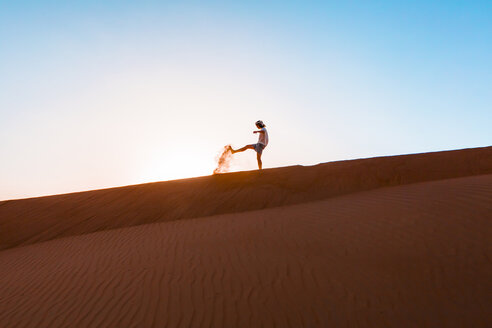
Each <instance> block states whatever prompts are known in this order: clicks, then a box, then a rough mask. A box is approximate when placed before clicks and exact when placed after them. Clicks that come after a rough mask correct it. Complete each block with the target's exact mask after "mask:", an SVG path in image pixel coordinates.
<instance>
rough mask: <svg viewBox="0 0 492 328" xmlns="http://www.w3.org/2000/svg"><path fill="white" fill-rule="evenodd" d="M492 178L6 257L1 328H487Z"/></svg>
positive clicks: (131, 231)
mask: <svg viewBox="0 0 492 328" xmlns="http://www.w3.org/2000/svg"><path fill="white" fill-rule="evenodd" d="M491 200H492V175H483V176H475V177H467V178H458V179H450V180H443V181H435V182H427V183H419V184H413V185H408V186H398V187H391V188H382V189H377V190H373V191H367V192H362V193H356V194H351V195H346V196H341V197H336V198H332V199H328V200H324V201H317V202H311V203H304V204H299V205H291V206H284V207H278V208H271V209H264V210H258V211H251V212H244V213H237V214H224V215H218V216H212V217H205V218H197V219H189V220H180V221H173V222H162V223H155V224H147V225H141V226H136V227H130V228H123V229H116V230H109V231H102V232H97V233H92V234H86V235H83V236H75V237H69V238H62V239H58V240H53V241H49V242H44V243H39V244H35V245H30V246H27V247H18V248H13V249H10V250H5V251H3V252H0V263H1V266H0V277H1V278H0V279H1V284H0V295H2V298H1V299H0V308H1V309H2V310H1V311H0V326H1V327H18V326H22V327H74V326H77V327H262V326H264V327H487V326H490V323H491V320H490V312H489V311H490V306H491V305H492V299H491V295H490V293H489V292H490V289H491V287H492V284H491V282H490V277H491V276H492V264H491V262H490V240H489V238H490V232H491V230H490V228H491V223H490V219H491V213H492V203H491Z"/></svg>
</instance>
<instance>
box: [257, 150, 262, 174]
mask: <svg viewBox="0 0 492 328" xmlns="http://www.w3.org/2000/svg"><path fill="white" fill-rule="evenodd" d="M256 160H257V161H258V168H259V169H260V170H261V167H262V163H261V153H256Z"/></svg>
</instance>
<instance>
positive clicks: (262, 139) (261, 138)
mask: <svg viewBox="0 0 492 328" xmlns="http://www.w3.org/2000/svg"><path fill="white" fill-rule="evenodd" d="M261 131H263V133H259V135H260V136H259V137H258V143H261V144H264V145H265V147H266V146H267V145H268V131H267V129H266V128H261Z"/></svg>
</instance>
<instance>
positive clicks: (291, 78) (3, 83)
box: [0, 0, 492, 199]
mask: <svg viewBox="0 0 492 328" xmlns="http://www.w3.org/2000/svg"><path fill="white" fill-rule="evenodd" d="M60 3H61V1H50V0H43V1H34V0H33V1H23V0H15V1H14V0H13V1H9V0H0V199H12V198H20V197H30V196H39V195H47V194H55V193H64V192H71V191H81V190H89V189H97V188H104V187H111V186H120V185H127V184H135V183H143V182H150V181H159V180H168V179H175V178H186V177H192V176H201V175H208V174H211V173H212V171H213V169H214V167H215V163H214V158H215V156H216V155H217V152H218V151H219V150H220V148H221V147H222V146H223V145H225V144H228V143H231V144H232V145H233V146H234V147H239V146H243V145H244V144H249V143H254V142H256V140H257V135H253V133H252V131H253V130H254V129H255V127H254V122H255V121H256V120H258V119H262V120H263V121H264V122H265V123H266V125H267V128H268V131H269V135H270V143H269V145H268V147H267V149H266V150H265V151H264V154H263V163H264V167H265V168H268V167H277V166H285V165H297V164H299V165H311V164H316V163H320V162H328V161H335V160H343V159H352V158H362V157H373V156H381V155H396V154H406V153H417V152H427V151H437V150H447V149H458V148H468V147H479V146H488V145H490V144H492V142H491V140H492V132H491V131H492V129H491V125H492V92H491V90H492V1H452V0H446V1H365V0H364V1H326V0H325V1H285V0H283V1H223V2H222V1H145V0H144V1H123V0H118V1H116V0H114V1H103V0H97V1H93V0H83V1H65V2H64V4H60ZM255 166H256V160H255V153H254V152H253V151H248V152H245V153H242V154H240V155H237V161H236V163H235V167H234V168H235V170H245V169H254V168H255Z"/></svg>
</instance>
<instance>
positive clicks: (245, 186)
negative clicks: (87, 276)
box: [0, 147, 492, 250]
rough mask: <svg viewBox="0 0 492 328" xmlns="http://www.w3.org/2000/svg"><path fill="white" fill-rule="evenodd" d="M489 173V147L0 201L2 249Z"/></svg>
mask: <svg viewBox="0 0 492 328" xmlns="http://www.w3.org/2000/svg"><path fill="white" fill-rule="evenodd" d="M488 173H492V147H485V148H475V149H465V150H457V151H445V152H435V153H426V154H415V155H405V156H391V157H379V158H369V159H361V160H352V161H341V162H332V163H326V164H320V165H316V166H310V167H302V166H294V167H284V168H277V169H269V170H263V171H261V172H260V171H250V172H239V173H230V174H221V175H213V176H207V177H201V178H194V179H186V180H176V181H167V182H159V183H149V184H142V185H135V186H128V187H121V188H112V189H105V190H96V191H91V192H83V193H73V194H65V195H57V196H51V197H40V198H31V199H24V200H11V201H4V202H0V250H1V249H6V248H11V247H15V246H19V245H28V244H32V243H36V242H40V241H46V240H51V239H55V238H59V237H66V236H72V235H80V234H85V233H89V232H95V231H100V230H105V229H115V228H121V227H129V226H134V225H139V224H145V223H153V222H163V221H171V220H177V219H183V218H193V217H202V216H210V215H216V214H223V213H237V212H243V211H250V210H257V209H264V208H270V207H275V206H285V205H291V204H298V203H302V202H307V201H315V200H322V199H326V198H329V197H334V196H338V195H343V194H348V193H352V192H357V191H363V190H370V189H374V188H380V187H386V186H395V185H401V184H408V183H415V182H422V181H431V180H439V179H446V178H455V177H462V176H470V175H477V174H488Z"/></svg>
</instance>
